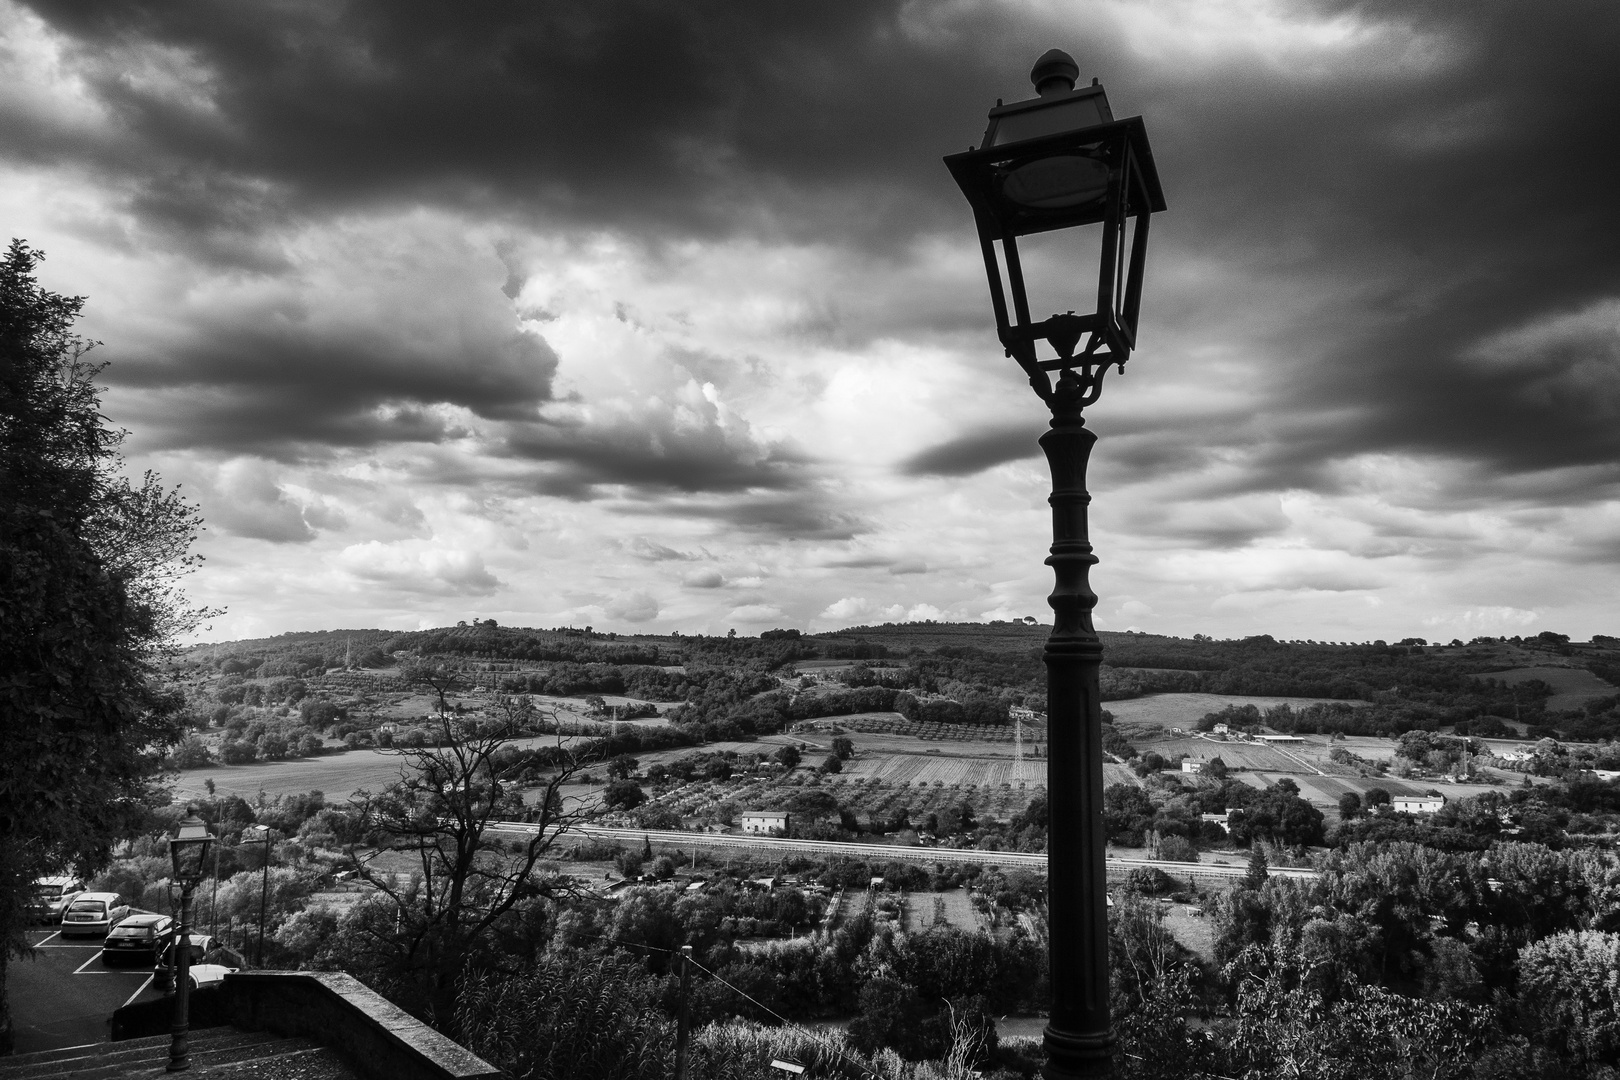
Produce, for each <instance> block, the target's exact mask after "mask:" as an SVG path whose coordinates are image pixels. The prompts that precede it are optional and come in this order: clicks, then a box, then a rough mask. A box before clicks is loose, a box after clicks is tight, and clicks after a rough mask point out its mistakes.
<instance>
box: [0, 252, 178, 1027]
mask: <svg viewBox="0 0 1620 1080" xmlns="http://www.w3.org/2000/svg"><path fill="white" fill-rule="evenodd" d="M41 258H43V256H42V255H40V254H39V253H38V252H36V251H33V250H31V249H30V248H29V247H28V246H27V245H26V244H24V243H22V242H21V241H16V240H14V241H12V243H11V246H10V247H9V249H7V251H6V253H5V255H4V256H3V257H0V673H3V678H0V991H3V982H4V971H5V961H6V960H7V959H9V958H10V957H11V956H14V955H17V954H19V953H21V952H24V951H26V948H27V942H26V939H25V937H24V935H23V929H24V928H25V925H26V922H25V911H26V902H27V898H28V890H29V887H30V885H31V884H32V882H33V880H34V879H35V878H36V877H39V876H42V875H45V874H49V873H59V872H61V871H62V869H64V868H66V867H69V866H76V867H77V868H78V869H79V870H81V871H89V870H92V869H95V868H97V867H99V866H101V865H104V864H105V863H106V862H107V860H108V859H109V858H110V855H111V847H112V844H113V842H114V841H115V840H117V839H119V838H120V837H124V836H129V835H131V833H132V832H134V831H135V829H136V827H137V825H138V824H139V823H140V822H141V821H142V819H143V818H144V817H145V814H146V812H147V811H148V810H149V809H150V808H151V807H153V806H156V805H158V804H160V803H161V802H163V801H164V800H165V796H164V794H163V793H162V792H160V791H159V790H158V789H157V787H156V785H155V784H154V782H153V781H154V779H155V774H156V773H157V772H158V770H159V768H160V765H161V757H160V755H161V752H162V750H163V749H164V748H165V747H167V746H169V745H172V744H173V743H175V742H176V741H178V738H179V735H180V730H179V723H178V721H177V719H176V714H177V712H178V709H179V707H180V705H181V701H180V698H179V696H178V695H176V694H170V693H165V692H163V690H162V689H161V688H160V687H159V686H158V683H157V679H156V677H155V671H154V668H153V666H152V661H153V659H154V658H155V657H156V656H157V655H159V654H160V653H162V652H163V651H164V649H165V646H166V645H167V643H168V642H169V641H171V640H172V639H173V637H174V636H175V635H176V634H178V633H181V632H183V631H185V630H187V629H189V628H190V627H192V626H194V625H196V623H197V621H199V620H200V619H201V618H203V617H204V616H205V615H206V613H205V612H201V611H195V610H191V609H188V608H187V607H186V606H185V603H184V598H183V597H182V596H181V595H180V593H179V591H178V588H177V586H176V582H177V580H178V579H179V577H180V576H182V575H183V574H184V573H185V572H186V571H188V570H189V569H190V568H191V567H192V566H193V565H194V563H195V561H196V557H195V556H192V555H189V554H188V549H189V547H190V545H191V543H192V541H193V540H194V539H195V538H196V534H195V529H196V528H197V527H198V526H199V524H200V519H199V518H198V516H197V514H196V511H195V509H194V508H193V507H191V506H190V505H189V504H187V503H186V502H185V501H184V500H182V499H181V498H180V497H179V496H178V494H177V493H176V492H173V491H169V490H166V489H165V488H164V487H163V486H162V484H161V483H160V482H159V481H158V479H157V478H156V477H154V476H152V475H151V474H148V475H147V476H146V477H145V479H144V481H143V483H142V485H141V486H139V487H136V486H134V485H132V484H131V483H130V482H129V480H128V479H126V478H124V477H122V476H120V475H119V473H120V470H121V468H122V465H123V461H122V459H121V458H120V457H119V455H118V452H117V451H118V444H119V442H120V441H121V440H122V438H123V433H122V432H119V431H116V430H113V429H111V428H109V427H108V426H107V425H106V422H105V419H104V418H103V417H102V415H101V411H100V407H101V402H100V391H99V390H98V389H97V387H96V385H95V378H96V376H97V374H98V373H99V372H100V370H101V368H100V366H99V365H96V364H92V363H90V362H88V361H86V360H85V358H84V354H85V353H86V352H87V351H88V350H89V349H90V347H91V345H92V344H93V343H91V342H87V341H84V340H82V339H80V338H78V337H76V336H75V335H74V334H73V332H72V328H73V323H74V321H75V320H76V319H77V318H78V315H79V310H80V308H81V307H82V306H83V300H82V299H80V298H78V297H70V296H61V295H58V294H56V293H52V292H50V291H48V290H45V289H42V288H40V287H39V284H38V282H37V281H36V279H35V278H34V276H33V270H34V267H35V266H36V264H37V263H38V262H39V261H40V259H41ZM3 1000H4V997H3V993H0V1002H3ZM9 1040H10V1023H9V1014H8V1013H7V1012H6V1011H5V1009H4V1006H3V1004H0V1047H3V1046H4V1045H6V1044H8V1043H9Z"/></svg>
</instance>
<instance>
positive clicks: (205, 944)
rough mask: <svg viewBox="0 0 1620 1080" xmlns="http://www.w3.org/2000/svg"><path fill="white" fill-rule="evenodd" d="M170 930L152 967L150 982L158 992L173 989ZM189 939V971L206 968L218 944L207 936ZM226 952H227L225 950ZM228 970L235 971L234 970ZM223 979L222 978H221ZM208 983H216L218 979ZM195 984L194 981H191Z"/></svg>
mask: <svg viewBox="0 0 1620 1080" xmlns="http://www.w3.org/2000/svg"><path fill="white" fill-rule="evenodd" d="M177 929H179V928H178V927H174V928H171V930H170V933H169V935H168V937H167V939H166V940H165V941H164V943H163V951H162V952H160V953H159V954H158V957H157V963H156V964H155V965H153V967H152V982H153V983H154V984H155V985H156V986H157V988H158V989H159V990H173V989H174V930H177ZM187 936H188V937H189V938H190V939H191V970H192V971H195V970H197V968H199V967H204V966H208V965H205V963H204V961H206V960H209V959H211V957H210V956H209V954H210V953H212V952H214V950H215V949H216V948H218V946H219V943H218V942H217V941H215V940H214V939H213V938H212V937H210V936H209V935H207V934H188V935H187ZM227 951H228V950H227ZM230 970H232V971H235V970H236V969H235V968H231V969H230ZM221 977H223V976H221ZM210 981H214V982H217V981H218V979H211V980H210ZM193 982H194V984H195V980H193Z"/></svg>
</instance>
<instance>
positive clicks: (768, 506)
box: [619, 491, 869, 540]
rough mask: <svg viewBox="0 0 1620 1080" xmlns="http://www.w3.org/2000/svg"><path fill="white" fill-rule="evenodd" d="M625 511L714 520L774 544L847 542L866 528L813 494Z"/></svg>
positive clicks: (656, 504) (625, 508) (653, 504)
mask: <svg viewBox="0 0 1620 1080" xmlns="http://www.w3.org/2000/svg"><path fill="white" fill-rule="evenodd" d="M619 509H620V510H621V511H622V512H624V513H629V514H637V515H645V516H652V517H671V518H676V517H686V518H696V519H699V520H706V521H715V522H719V523H721V524H723V525H725V526H726V527H728V528H730V529H732V530H735V531H737V532H742V533H750V534H755V535H759V536H765V537H767V538H771V539H777V540H852V539H854V538H855V537H857V536H859V535H861V533H863V532H865V531H867V529H868V528H869V526H868V525H867V523H866V522H864V521H862V520H861V519H860V518H859V517H857V516H856V515H854V514H851V513H849V512H848V511H844V510H840V509H839V508H837V507H836V506H834V505H833V504H832V503H830V502H829V501H828V500H827V499H826V498H825V497H823V496H821V495H820V494H819V493H817V492H814V491H805V492H800V493H798V494H797V495H794V496H791V497H786V496H780V495H742V496H736V497H732V498H725V499H719V500H715V501H709V502H704V503H697V502H692V501H689V500H686V501H681V502H679V503H674V502H666V501H662V500H654V501H648V502H644V503H626V504H623V505H621V506H620V507H619Z"/></svg>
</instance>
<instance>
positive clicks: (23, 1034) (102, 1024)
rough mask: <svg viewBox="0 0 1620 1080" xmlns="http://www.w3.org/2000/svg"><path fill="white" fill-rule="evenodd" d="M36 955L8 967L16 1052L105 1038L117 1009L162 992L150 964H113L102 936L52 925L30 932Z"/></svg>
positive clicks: (158, 995)
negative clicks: (63, 931) (105, 960)
mask: <svg viewBox="0 0 1620 1080" xmlns="http://www.w3.org/2000/svg"><path fill="white" fill-rule="evenodd" d="M28 940H29V941H30V942H32V943H33V945H34V949H35V952H34V958H33V959H31V960H30V959H28V958H26V957H25V958H23V959H20V960H13V961H11V963H10V964H9V965H8V966H7V968H6V994H7V996H8V997H9V998H10V1000H11V1019H12V1024H13V1025H14V1028H15V1033H16V1046H17V1053H19V1054H26V1053H30V1052H32V1051H35V1050H54V1049H58V1048H60V1047H65V1046H82V1045H84V1044H85V1043H94V1042H106V1041H107V1036H108V1028H107V1023H108V1021H109V1020H111V1019H112V1014H113V1010H115V1009H117V1008H118V1007H119V1006H121V1005H123V1004H124V1003H126V1002H129V1001H134V1000H136V999H137V998H156V997H161V996H162V995H161V994H160V993H159V992H158V991H157V990H155V989H153V988H152V986H151V979H152V971H151V969H150V968H149V967H129V968H109V967H106V966H104V965H103V964H102V962H101V939H100V938H99V937H92V938H64V937H62V936H61V935H60V934H59V933H57V932H56V931H55V930H54V929H45V930H34V931H30V932H29V935H28Z"/></svg>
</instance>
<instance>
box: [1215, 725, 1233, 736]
mask: <svg viewBox="0 0 1620 1080" xmlns="http://www.w3.org/2000/svg"><path fill="white" fill-rule="evenodd" d="M1215 734H1217V735H1230V734H1232V727H1231V725H1230V724H1216V725H1215Z"/></svg>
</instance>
